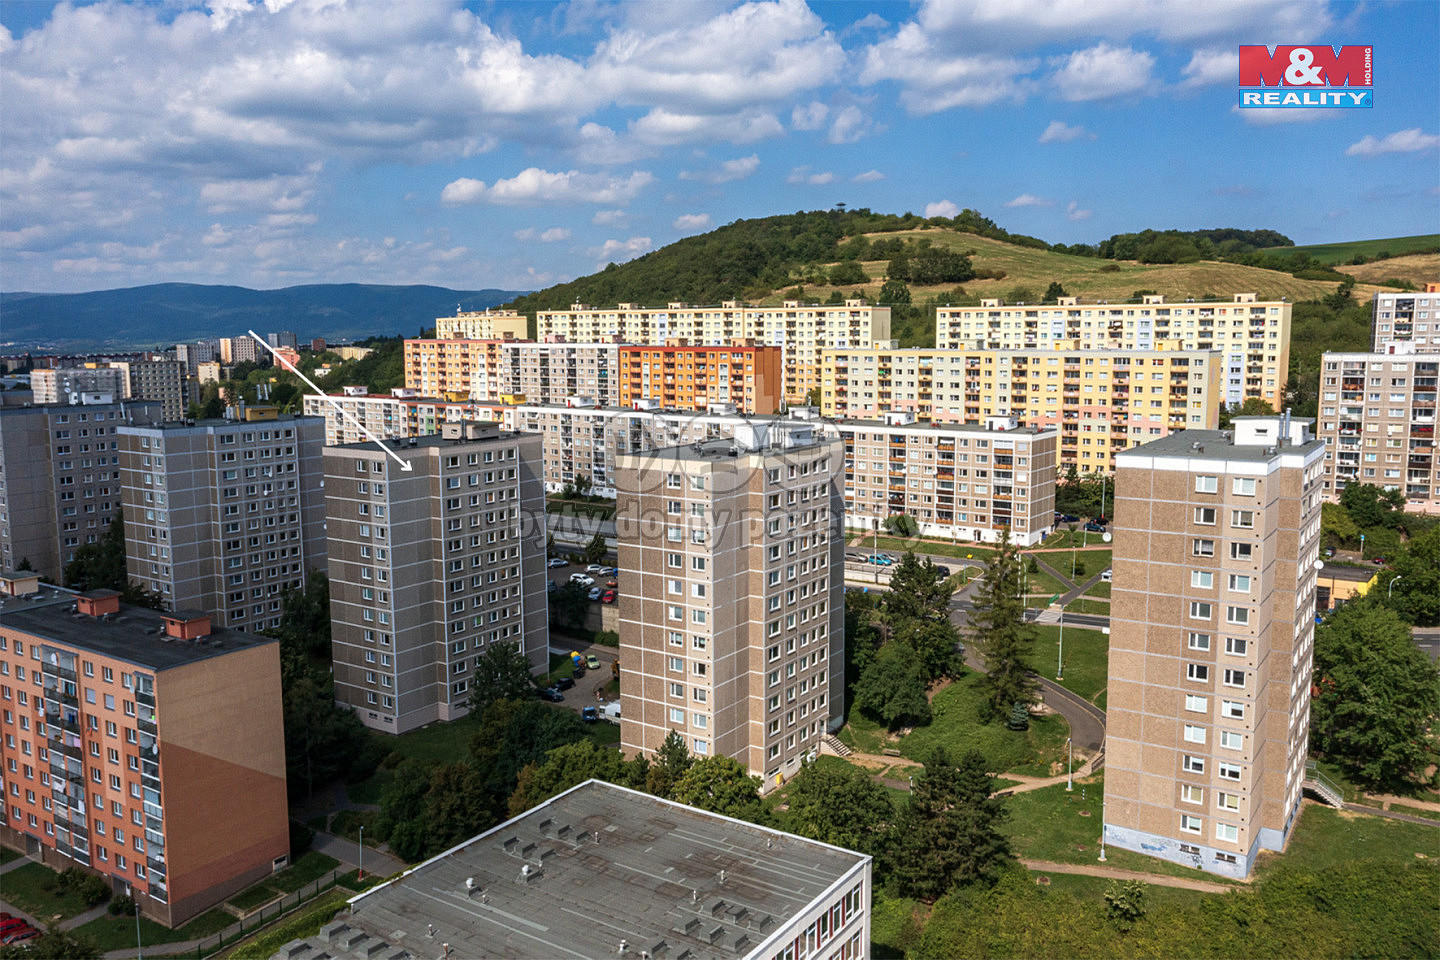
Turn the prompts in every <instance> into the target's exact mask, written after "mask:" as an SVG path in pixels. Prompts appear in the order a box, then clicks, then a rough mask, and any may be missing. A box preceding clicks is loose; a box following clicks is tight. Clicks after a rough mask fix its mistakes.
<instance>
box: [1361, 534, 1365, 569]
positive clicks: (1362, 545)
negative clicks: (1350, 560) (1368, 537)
mask: <svg viewBox="0 0 1440 960" xmlns="http://www.w3.org/2000/svg"><path fill="white" fill-rule="evenodd" d="M1360 562H1361V563H1364V562H1365V534H1363V533H1362V534H1360Z"/></svg>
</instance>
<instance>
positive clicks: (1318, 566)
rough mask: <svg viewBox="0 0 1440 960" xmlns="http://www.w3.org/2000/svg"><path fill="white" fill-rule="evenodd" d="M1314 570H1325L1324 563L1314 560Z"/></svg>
mask: <svg viewBox="0 0 1440 960" xmlns="http://www.w3.org/2000/svg"><path fill="white" fill-rule="evenodd" d="M1315 569H1316V570H1324V569H1325V561H1324V560H1320V559H1318V558H1317V559H1316V560H1315Z"/></svg>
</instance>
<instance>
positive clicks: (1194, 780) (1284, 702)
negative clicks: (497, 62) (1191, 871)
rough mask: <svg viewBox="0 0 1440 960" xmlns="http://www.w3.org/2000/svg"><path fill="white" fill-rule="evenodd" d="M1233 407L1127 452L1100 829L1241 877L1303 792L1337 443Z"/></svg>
mask: <svg viewBox="0 0 1440 960" xmlns="http://www.w3.org/2000/svg"><path fill="white" fill-rule="evenodd" d="M1232 425H1233V427H1234V433H1233V434H1231V433H1228V432H1226V433H1222V432H1219V431H1191V432H1187V433H1186V434H1184V435H1183V436H1173V437H1166V438H1164V439H1162V440H1157V441H1155V442H1154V443H1150V444H1146V445H1145V446H1143V447H1140V448H1138V449H1136V450H1128V451H1126V452H1125V453H1123V454H1121V455H1120V456H1119V457H1118V458H1117V469H1116V477H1115V526H1114V535H1115V540H1114V584H1113V587H1112V598H1113V599H1112V602H1111V615H1110V675H1109V683H1108V686H1107V690H1108V691H1109V707H1108V713H1107V720H1106V733H1105V817H1104V820H1105V824H1104V830H1105V837H1106V840H1107V841H1108V842H1109V843H1110V844H1112V845H1114V846H1118V847H1122V848H1124V849H1127V850H1134V851H1137V852H1139V853H1145V854H1149V855H1152V856H1157V857H1160V858H1162V859H1166V860H1171V861H1174V862H1176V863H1182V864H1185V865H1187V866H1194V867H1198V868H1200V869H1203V870H1208V871H1212V872H1215V873H1220V874H1224V875H1226V876H1230V877H1237V878H1239V877H1245V876H1247V875H1248V874H1249V872H1250V869H1251V867H1252V866H1253V865H1254V862H1255V858H1256V856H1257V855H1258V854H1259V852H1260V850H1262V849H1264V850H1282V849H1284V847H1285V844H1286V843H1287V842H1288V840H1289V837H1290V831H1291V828H1292V827H1293V825H1294V821H1295V816H1296V814H1297V813H1298V811H1299V808H1300V795H1301V789H1302V783H1303V781H1304V779H1305V759H1306V748H1307V744H1308V740H1307V737H1308V730H1309V724H1310V683H1311V663H1312V656H1313V640H1314V630H1315V622H1314V620H1315V618H1314V614H1315V599H1316V597H1315V593H1316V590H1315V585H1316V577H1315V567H1316V566H1317V563H1316V560H1317V558H1318V554H1319V537H1320V502H1321V499H1322V496H1321V495H1322V492H1323V491H1322V489H1321V479H1322V476H1323V473H1324V453H1325V447H1324V444H1322V443H1321V442H1320V441H1319V440H1316V439H1313V438H1312V436H1311V435H1310V431H1309V421H1291V420H1290V419H1289V418H1288V417H1284V418H1282V417H1237V418H1235V420H1234V421H1232Z"/></svg>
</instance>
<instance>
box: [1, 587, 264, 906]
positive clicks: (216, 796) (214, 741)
mask: <svg viewBox="0 0 1440 960" xmlns="http://www.w3.org/2000/svg"><path fill="white" fill-rule="evenodd" d="M0 590H3V592H4V593H5V594H7V595H8V596H11V597H22V596H23V597H24V598H25V600H26V601H27V602H25V603H17V602H14V601H12V602H11V603H9V604H8V605H7V607H6V609H5V610H4V612H3V613H0V666H3V668H4V669H3V670H0V705H3V707H4V733H5V737H4V742H3V744H0V759H3V760H4V769H3V770H0V778H3V779H0V784H3V786H4V788H5V795H4V804H3V810H0V840H3V841H4V843H5V845H6V846H8V847H10V848H12V849H15V850H20V851H22V852H24V853H25V854H27V855H29V856H31V857H33V858H36V859H40V860H43V861H44V862H45V863H46V864H48V865H50V866H51V867H54V868H55V869H57V870H63V869H65V868H66V867H71V866H76V867H80V868H82V869H85V870H87V871H90V872H93V873H99V874H100V875H101V876H103V877H105V878H106V879H107V880H109V881H110V882H111V885H112V888H113V889H114V891H115V893H116V894H117V895H121V894H128V895H129V896H131V897H133V898H134V899H135V902H136V903H137V904H139V906H140V909H141V911H142V912H143V913H144V914H145V915H146V916H148V917H152V918H154V919H155V920H158V921H159V922H161V923H163V924H165V925H166V926H171V927H174V926H179V925H180V924H182V923H184V922H185V921H187V920H189V919H190V918H192V917H194V916H197V915H198V914H200V913H202V912H204V911H205V910H208V909H209V908H211V907H213V906H215V905H216V904H218V903H221V902H223V901H224V900H225V899H226V898H227V897H230V896H232V895H233V894H235V893H236V892H237V891H239V890H241V889H243V888H245V887H247V886H249V885H250V884H252V883H254V882H255V881H257V880H260V879H261V878H263V877H265V876H268V875H269V874H270V873H271V872H272V871H274V870H277V869H280V868H283V867H284V866H285V865H286V864H287V863H288V861H289V853H290V831H289V813H288V808H287V806H286V804H287V800H286V794H285V736H284V730H283V718H282V715H281V714H282V710H281V697H280V653H279V643H278V642H277V641H275V640H273V639H270V638H268V637H257V636H252V635H250V634H246V633H241V632H239V631H236V630H226V629H222V628H214V629H212V627H211V625H210V621H209V618H208V617H205V616H204V615H203V614H200V613H198V612H196V613H190V612H181V613H175V614H162V613H157V612H155V611H153V610H147V609H144V608H138V607H122V606H121V605H120V602H119V595H118V594H116V593H115V592H114V591H113V590H99V591H95V592H93V593H89V594H76V593H74V592H73V591H68V590H62V589H59V588H55V587H50V586H42V585H41V584H39V583H38V581H36V580H35V579H33V578H31V579H29V580H25V579H17V578H13V577H7V578H0ZM237 803H242V804H243V815H241V814H240V813H238V812H237V806H236V805H237Z"/></svg>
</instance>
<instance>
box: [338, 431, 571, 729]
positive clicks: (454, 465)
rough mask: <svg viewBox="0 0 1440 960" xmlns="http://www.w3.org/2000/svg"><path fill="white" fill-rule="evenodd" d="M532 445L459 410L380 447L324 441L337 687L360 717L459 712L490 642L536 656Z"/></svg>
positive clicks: (542, 593) (401, 719)
mask: <svg viewBox="0 0 1440 960" xmlns="http://www.w3.org/2000/svg"><path fill="white" fill-rule="evenodd" d="M539 447H540V441H539V438H538V437H534V436H526V435H522V434H516V433H502V432H501V431H500V429H499V428H498V427H497V426H496V425H495V424H477V423H465V424H447V425H445V427H444V428H443V432H442V434H440V435H432V436H428V437H422V438H420V439H418V440H414V441H410V442H408V443H405V444H403V445H397V446H392V447H388V448H387V449H385V450H382V449H380V448H379V447H377V446H376V445H375V444H373V443H364V444H350V445H346V446H338V447H327V448H326V450H325V504H326V516H327V521H326V524H327V531H328V534H329V538H330V550H329V559H330V616H331V620H332V643H331V653H332V658H333V660H334V674H335V696H336V699H338V700H340V701H341V702H342V703H347V704H349V705H350V706H351V707H353V708H354V709H355V712H356V714H357V715H358V716H359V717H360V719H361V720H362V721H363V722H364V723H365V725H366V726H369V727H372V728H374V729H376V730H383V731H385V732H387V733H405V732H406V731H408V730H413V729H414V728H416V727H420V726H423V725H425V724H427V723H431V722H433V721H436V720H453V719H456V718H458V717H462V716H464V715H465V714H466V713H468V712H469V700H470V695H471V693H470V678H471V676H472V675H473V672H474V667H475V660H476V658H477V657H478V656H479V655H480V654H481V653H483V652H484V651H485V649H487V648H488V647H489V645H490V644H493V643H509V644H515V645H518V646H519V647H520V649H522V650H523V651H524V652H525V655H526V656H527V657H529V658H530V662H531V663H532V664H533V665H535V666H536V667H537V668H538V667H539V666H541V665H543V664H544V663H546V662H547V661H546V657H547V645H548V643H549V629H548V624H547V620H546V617H547V611H548V607H547V595H546V586H545V582H546V580H545V503H544V492H543V490H542V489H541V486H540V475H539V471H540V450H539ZM391 454H394V455H395V456H398V457H400V458H401V459H403V460H404V461H406V462H408V463H409V464H410V465H411V469H410V470H408V471H407V470H403V469H401V467H400V464H399V463H398V462H397V461H396V459H395V458H394V456H392V455H391Z"/></svg>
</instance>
